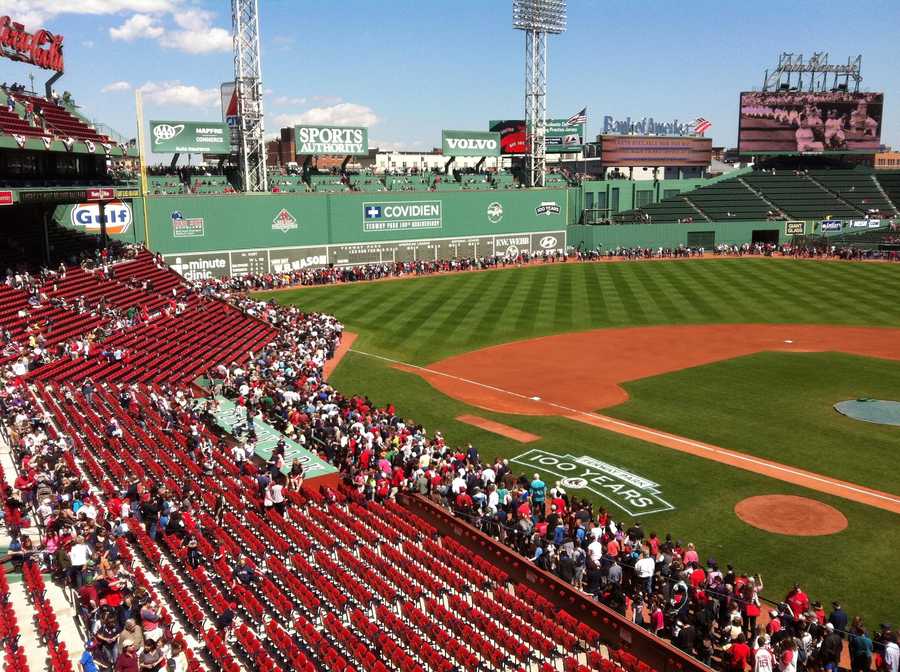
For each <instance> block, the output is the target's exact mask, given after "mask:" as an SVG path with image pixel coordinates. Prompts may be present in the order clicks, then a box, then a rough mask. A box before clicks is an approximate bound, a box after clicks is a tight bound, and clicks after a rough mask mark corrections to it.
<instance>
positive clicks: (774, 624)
mask: <svg viewBox="0 0 900 672" xmlns="http://www.w3.org/2000/svg"><path fill="white" fill-rule="evenodd" d="M779 630H781V619H779V618H778V612H777V611H775V610H774V609H772V610H771V611H770V612H769V622H768V623H766V634H767V635H769V637H772V636H773V635H774V634H775V633H776V632H778V631H779Z"/></svg>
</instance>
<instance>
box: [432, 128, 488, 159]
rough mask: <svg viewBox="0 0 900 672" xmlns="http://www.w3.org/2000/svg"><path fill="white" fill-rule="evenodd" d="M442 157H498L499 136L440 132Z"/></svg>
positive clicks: (485, 132) (478, 132)
mask: <svg viewBox="0 0 900 672" xmlns="http://www.w3.org/2000/svg"><path fill="white" fill-rule="evenodd" d="M441 149H442V151H443V153H444V156H500V134H499V133H492V132H490V131H446V130H445V131H442V132H441Z"/></svg>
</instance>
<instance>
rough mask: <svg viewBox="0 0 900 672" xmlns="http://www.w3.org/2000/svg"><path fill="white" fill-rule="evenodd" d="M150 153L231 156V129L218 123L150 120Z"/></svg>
mask: <svg viewBox="0 0 900 672" xmlns="http://www.w3.org/2000/svg"><path fill="white" fill-rule="evenodd" d="M150 151H151V152H155V153H157V154H179V153H180V154H231V129H230V128H228V125H227V124H224V123H221V122H217V121H151V122H150Z"/></svg>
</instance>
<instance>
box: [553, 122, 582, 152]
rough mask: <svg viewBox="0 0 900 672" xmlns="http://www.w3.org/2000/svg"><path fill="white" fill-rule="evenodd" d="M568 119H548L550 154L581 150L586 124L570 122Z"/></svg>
mask: <svg viewBox="0 0 900 672" xmlns="http://www.w3.org/2000/svg"><path fill="white" fill-rule="evenodd" d="M566 121H567V120H566V119H548V120H547V140H546V147H547V153H548V154H563V153H566V152H580V151H581V146H582V145H583V144H584V124H568V123H566Z"/></svg>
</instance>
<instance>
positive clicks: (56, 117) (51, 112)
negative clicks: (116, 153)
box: [15, 94, 111, 143]
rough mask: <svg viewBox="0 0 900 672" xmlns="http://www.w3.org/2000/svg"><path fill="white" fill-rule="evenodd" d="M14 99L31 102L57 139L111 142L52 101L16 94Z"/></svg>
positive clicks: (20, 101)
mask: <svg viewBox="0 0 900 672" xmlns="http://www.w3.org/2000/svg"><path fill="white" fill-rule="evenodd" d="M15 98H16V100H17V101H19V103H22V102H31V103H32V104H33V105H34V106H35V107H36V108H38V107H39V108H40V110H41V116H42V117H43V118H44V120H45V121H46V123H47V127H48V130H49V131H50V132H51V133H52V134H53V135H56V136H57V137H59V138H74V139H75V140H90V141H92V142H96V143H103V142H106V143H109V142H111V140H110V139H109V138H108V137H107V136H105V135H102V134H100V133H98V132H97V131H96V130H94V129H93V128H91V127H90V126H88V125H87V124H86V123H84V121H82V120H81V119H80V118H78V117H77V116H75V115H74V114H72V113H71V112H69V111H68V110H67V109H65V108H64V107H63V106H61V105H57V104H56V103H54V102H53V101H52V100H48V99H47V98H42V97H39V96H30V95H25V94H17V95H16V96H15ZM18 107H19V106H18V105H17V108H18Z"/></svg>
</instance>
